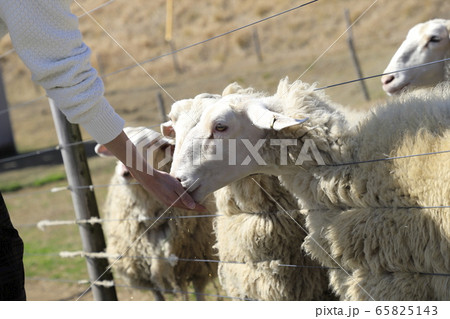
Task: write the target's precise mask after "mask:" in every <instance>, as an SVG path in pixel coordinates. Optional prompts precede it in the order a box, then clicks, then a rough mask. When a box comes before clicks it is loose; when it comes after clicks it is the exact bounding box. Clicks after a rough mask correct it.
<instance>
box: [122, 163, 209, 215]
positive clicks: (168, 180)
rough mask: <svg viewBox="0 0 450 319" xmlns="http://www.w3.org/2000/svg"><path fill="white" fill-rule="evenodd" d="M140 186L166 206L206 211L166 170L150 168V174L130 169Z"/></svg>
mask: <svg viewBox="0 0 450 319" xmlns="http://www.w3.org/2000/svg"><path fill="white" fill-rule="evenodd" d="M130 172H131V174H132V175H133V177H134V178H135V179H136V180H137V181H138V182H139V183H140V184H141V186H142V187H143V188H144V189H145V190H146V191H148V192H149V193H151V194H153V195H154V196H155V197H156V198H158V199H159V200H160V201H161V202H162V203H163V204H165V205H167V206H168V207H178V208H182V209H189V210H195V211H198V212H201V213H203V212H206V208H205V207H204V206H202V205H200V204H198V203H196V202H195V201H194V199H192V197H191V196H190V195H189V194H188V192H187V191H186V190H185V189H184V188H183V186H181V183H180V182H179V181H178V180H177V179H176V178H174V177H172V176H170V175H169V174H167V173H166V172H163V171H159V170H156V169H152V175H150V174H147V173H145V172H142V171H138V170H133V169H132V170H130Z"/></svg>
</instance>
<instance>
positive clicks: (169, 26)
mask: <svg viewBox="0 0 450 319" xmlns="http://www.w3.org/2000/svg"><path fill="white" fill-rule="evenodd" d="M172 34H173V0H166V34H165V36H164V38H165V40H166V42H167V43H169V46H170V50H171V51H172V52H173V53H172V61H173V67H174V68H175V71H176V72H177V73H182V72H183V70H182V68H181V67H180V64H179V63H178V59H177V53H176V50H177V49H176V47H175V44H174V43H173V38H172Z"/></svg>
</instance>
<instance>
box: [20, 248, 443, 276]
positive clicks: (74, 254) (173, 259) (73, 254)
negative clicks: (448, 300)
mask: <svg viewBox="0 0 450 319" xmlns="http://www.w3.org/2000/svg"><path fill="white" fill-rule="evenodd" d="M24 256H28V257H60V258H92V259H96V258H99V259H104V258H110V259H114V260H116V261H118V260H120V259H123V258H131V259H153V260H164V261H167V262H168V263H169V264H170V265H172V266H175V265H176V264H177V263H178V262H203V263H217V264H233V265H250V266H251V265H255V264H259V263H271V265H270V266H271V267H285V268H308V269H319V270H320V269H323V270H342V271H345V270H344V269H342V268H340V267H325V266H310V265H293V264H283V263H280V262H278V261H275V262H274V261H273V260H261V261H258V262H242V261H230V260H216V259H192V258H178V257H177V256H175V255H171V256H170V257H155V256H147V255H140V256H134V255H119V254H109V253H105V252H98V253H95V252H94V253H93V252H84V251H61V252H59V253H24ZM273 262H274V263H273ZM398 272H399V273H405V274H412V275H414V274H418V275H424V276H441V277H442V276H444V277H450V273H430V272H406V271H398Z"/></svg>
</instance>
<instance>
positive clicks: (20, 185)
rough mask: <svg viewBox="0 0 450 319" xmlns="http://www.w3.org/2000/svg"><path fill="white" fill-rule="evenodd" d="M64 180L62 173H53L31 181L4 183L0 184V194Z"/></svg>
mask: <svg viewBox="0 0 450 319" xmlns="http://www.w3.org/2000/svg"><path fill="white" fill-rule="evenodd" d="M65 179H66V174H64V173H63V172H53V173H50V174H48V175H45V176H43V177H39V178H36V179H34V180H31V181H17V180H14V181H11V182H8V181H6V182H2V183H0V192H2V193H9V192H15V191H18V190H21V189H24V188H29V187H40V186H44V185H47V184H51V183H54V182H58V181H63V180H65Z"/></svg>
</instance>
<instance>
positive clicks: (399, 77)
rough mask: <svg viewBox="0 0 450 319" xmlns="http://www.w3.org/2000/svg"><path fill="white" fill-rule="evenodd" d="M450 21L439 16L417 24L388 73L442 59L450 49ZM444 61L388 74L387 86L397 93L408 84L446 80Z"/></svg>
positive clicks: (387, 88) (388, 67) (383, 81)
mask: <svg viewBox="0 0 450 319" xmlns="http://www.w3.org/2000/svg"><path fill="white" fill-rule="evenodd" d="M449 30H450V21H448V20H441V19H435V20H431V21H428V22H426V23H421V24H418V25H416V26H414V27H413V28H412V29H411V30H410V31H409V32H408V35H407V37H406V39H405V41H404V42H403V43H402V45H401V46H400V48H399V49H398V50H397V52H396V53H395V54H394V56H393V57H392V59H391V61H390V62H389V65H388V66H387V68H386V69H385V70H384V73H389V72H393V71H396V70H400V69H404V68H408V67H413V66H416V65H420V64H424V63H428V62H433V61H437V60H442V59H444V58H445V57H447V56H448V55H449V53H450V39H449V32H450V31H449ZM444 77H445V67H444V62H442V63H435V64H432V65H429V66H425V67H420V68H416V69H410V70H407V71H401V72H397V73H393V74H388V75H384V76H383V77H382V78H381V82H382V83H383V90H384V91H385V92H386V93H387V94H389V95H392V94H396V93H399V92H401V91H402V90H403V89H405V88H410V87H420V86H433V85H436V84H437V83H439V82H441V81H443V80H444Z"/></svg>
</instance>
